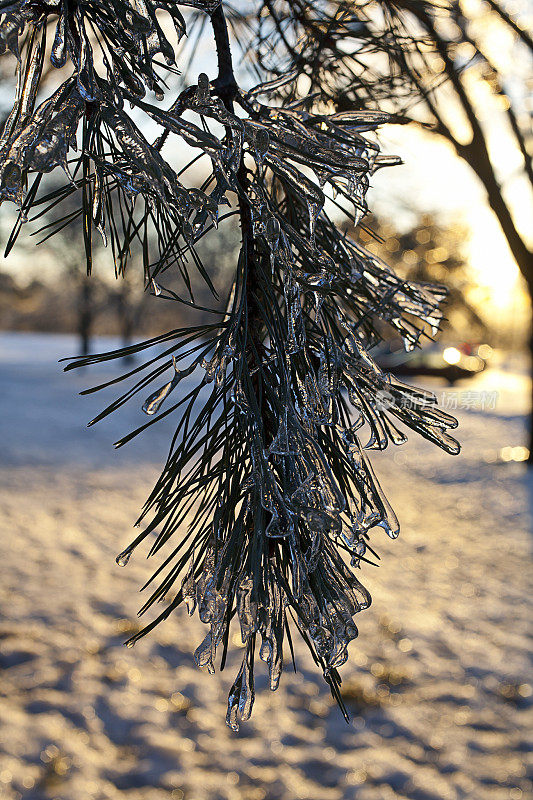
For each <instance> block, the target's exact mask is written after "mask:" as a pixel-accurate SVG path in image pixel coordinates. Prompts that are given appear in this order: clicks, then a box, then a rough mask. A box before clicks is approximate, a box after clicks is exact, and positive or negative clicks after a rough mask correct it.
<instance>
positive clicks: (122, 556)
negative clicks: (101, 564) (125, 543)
mask: <svg viewBox="0 0 533 800" xmlns="http://www.w3.org/2000/svg"><path fill="white" fill-rule="evenodd" d="M132 553H133V547H131V546H130V547H126V549H125V550H123V551H122V553H119V554H118V556H117V557H116V559H115V561H116V562H117V564H118V566H119V567H126V566H127V565H128V562H129V560H130V558H131V554H132Z"/></svg>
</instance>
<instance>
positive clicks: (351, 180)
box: [0, 0, 458, 728]
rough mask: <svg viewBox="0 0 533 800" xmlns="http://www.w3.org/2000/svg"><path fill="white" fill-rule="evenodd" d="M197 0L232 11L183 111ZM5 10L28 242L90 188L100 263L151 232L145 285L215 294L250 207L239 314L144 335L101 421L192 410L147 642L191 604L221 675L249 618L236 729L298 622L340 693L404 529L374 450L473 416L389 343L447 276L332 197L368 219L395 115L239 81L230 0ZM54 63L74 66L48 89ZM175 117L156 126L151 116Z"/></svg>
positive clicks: (151, 512) (233, 299) (410, 336)
mask: <svg viewBox="0 0 533 800" xmlns="http://www.w3.org/2000/svg"><path fill="white" fill-rule="evenodd" d="M181 5H188V6H191V7H192V10H191V9H189V11H188V13H189V14H192V15H193V18H194V15H198V14H206V15H208V16H211V22H212V32H213V36H214V42H215V47H216V52H217V58H218V69H219V73H218V75H216V76H210V77H208V76H207V75H206V74H204V73H202V74H200V75H199V76H198V79H197V80H196V81H195V82H194V83H193V84H192V85H189V86H186V87H184V88H182V90H181V91H180V93H179V95H178V97H177V99H176V100H175V101H174V102H172V103H171V104H169V103H166V104H165V102H164V101H165V96H166V93H167V87H168V86H169V85H172V84H173V80H174V81H175V80H176V78H175V76H176V75H177V73H178V70H177V65H176V53H177V52H178V50H177V48H178V47H179V45H178V43H179V40H180V39H181V38H182V37H183V36H184V34H185V29H186V23H185V18H184V17H183V16H182V14H181V12H180V11H179V9H178V6H181ZM159 10H163V11H166V12H168V14H169V15H170V17H171V19H172V21H173V23H174V30H173V33H172V35H171V34H170V33H168V31H167V30H166V29H165V30H164V29H163V26H162V23H160V21H159V18H158V14H157V12H158V11H159ZM0 14H1V20H0V37H1V38H0V51H4V52H6V51H8V52H9V51H10V53H11V54H12V56H11V57H13V56H14V58H15V59H16V60H17V74H18V86H17V90H16V96H15V100H14V103H13V108H12V111H11V114H10V115H9V118H8V120H7V122H6V124H5V126H4V130H3V133H2V137H1V140H0V176H1V177H0V199H2V200H10V201H13V202H14V203H16V204H17V205H18V206H19V208H20V212H19V218H18V221H17V224H16V225H15V228H14V231H13V233H12V236H11V237H10V240H9V242H8V250H9V249H11V247H12V246H13V244H14V242H15V240H16V238H17V236H18V234H19V231H20V229H21V227H22V225H23V223H24V222H25V221H26V220H28V219H31V218H37V217H39V216H41V215H44V216H45V217H46V212H47V211H49V210H50V209H55V208H56V206H58V207H60V206H61V202H62V201H63V200H65V199H66V198H67V197H70V196H71V195H73V194H76V195H79V212H77V213H75V214H72V213H70V214H69V215H67V217H66V219H65V218H60V220H59V221H58V222H57V223H56V228H57V230H60V229H61V227H62V226H63V225H64V224H66V223H68V222H72V223H73V224H81V225H82V226H83V231H84V240H85V248H86V259H87V266H88V269H90V267H91V259H92V255H91V254H92V246H91V243H92V236H93V231H94V230H97V231H98V233H99V235H100V236H101V237H102V238H103V239H104V241H106V242H109V246H110V249H111V252H112V255H113V258H114V261H115V267H116V270H117V273H119V274H120V273H123V272H124V270H125V269H126V267H127V264H128V260H129V259H130V256H131V254H132V253H133V252H135V247H136V246H138V247H139V251H140V253H142V260H143V264H144V272H145V279H146V286H147V289H148V290H151V291H152V292H154V293H155V294H157V295H159V296H161V297H163V298H167V299H169V298H170V299H174V300H175V301H176V302H182V303H186V304H187V305H189V306H192V307H197V306H196V303H195V300H194V297H193V294H192V292H191V291H190V280H189V272H188V270H189V269H190V267H191V264H192V266H193V268H195V269H198V270H199V272H200V274H201V277H202V278H203V280H204V281H205V282H206V283H207V284H208V286H209V287H210V288H211V289H212V291H213V294H216V293H215V289H214V286H213V284H212V276H211V274H210V273H211V272H212V265H211V264H206V265H204V264H203V263H202V261H201V259H200V258H199V256H198V254H197V252H196V243H197V242H198V241H199V240H200V239H201V238H202V237H203V236H204V235H205V234H206V232H207V231H210V230H212V228H213V226H215V227H216V226H217V225H218V223H219V222H222V221H223V218H224V217H225V216H226V215H227V213H230V214H231V213H233V212H236V213H237V214H238V217H239V220H240V226H241V235H242V240H241V247H240V252H239V255H238V259H237V261H236V264H235V272H234V278H233V286H232V289H231V292H230V294H229V296H228V298H227V303H226V305H225V307H224V308H223V309H222V311H221V310H220V308H219V307H215V308H213V309H211V321H210V322H209V323H205V324H199V325H197V326H195V327H188V328H182V329H176V330H173V331H171V332H169V333H168V334H165V335H163V336H158V337H156V338H154V339H152V340H150V341H147V342H143V343H141V344H138V345H136V346H135V347H132V348H130V349H129V351H136V352H139V353H140V352H145V351H146V353H147V354H149V356H150V357H149V358H148V359H147V360H146V362H145V363H144V364H143V365H142V366H140V367H137V368H135V369H133V370H131V371H130V372H129V373H128V374H127V375H125V376H123V378H128V379H132V381H133V383H132V381H130V383H129V384H128V388H127V390H125V391H124V393H123V394H122V395H121V396H120V397H119V398H117V400H115V401H114V402H113V403H112V404H111V405H110V406H109V407H108V408H107V409H105V410H104V411H103V412H102V414H100V415H99V417H97V420H98V419H101V418H102V417H103V416H105V415H106V414H108V413H110V412H111V411H113V410H115V409H117V408H119V407H120V406H121V405H122V404H123V403H125V402H126V401H128V400H130V399H131V398H133V397H137V396H138V395H140V398H139V399H138V402H140V403H141V404H142V407H143V410H144V411H145V412H146V414H147V415H149V416H150V420H149V421H148V425H150V424H153V423H154V422H156V421H157V420H158V419H161V417H162V416H165V415H168V414H171V415H172V416H173V418H174V419H175V420H176V435H175V437H174V439H173V442H172V449H171V453H170V456H169V458H168V461H167V463H166V465H165V467H164V470H163V473H162V475H161V477H160V479H159V480H158V482H157V484H156V486H155V487H154V490H153V491H152V493H151V495H150V497H149V498H148V500H147V502H146V504H145V507H144V509H143V511H142V514H141V517H140V520H139V522H142V523H143V525H144V527H143V529H142V531H141V532H140V533H139V535H138V536H137V538H136V539H135V540H134V541H133V542H132V543H131V545H130V546H129V547H128V548H127V549H126V550H125V551H124V552H123V553H121V554H120V556H119V557H118V559H117V560H118V563H119V564H121V565H123V564H126V563H127V561H128V560H129V557H130V555H131V553H132V552H133V551H134V550H135V549H136V548H137V547H138V546H139V545H141V544H144V545H146V544H148V546H149V553H150V554H151V555H155V554H156V553H159V552H160V551H161V553H160V557H161V558H162V563H161V564H160V566H159V567H158V569H157V571H156V572H155V574H154V576H153V578H152V579H151V581H150V582H149V585H150V587H151V594H150V595H149V597H148V599H147V600H146V602H145V604H144V606H143V608H142V609H141V611H142V613H144V612H145V611H147V610H148V609H149V608H151V606H152V605H153V604H154V603H156V602H157V601H160V600H163V599H166V600H167V605H166V606H165V610H164V611H163V612H162V613H160V614H159V616H157V617H156V618H155V619H153V620H152V621H151V622H150V623H149V624H148V625H147V626H146V627H145V628H144V629H143V630H142V631H141V632H140V633H139V634H137V635H136V636H135V637H133V639H132V642H134V641H135V640H137V639H138V638H139V637H141V636H143V635H145V633H147V632H148V631H149V630H151V629H152V628H154V627H155V626H156V625H157V624H158V623H159V622H160V621H162V620H163V619H165V618H166V617H168V616H169V614H171V613H172V612H173V611H174V610H175V609H176V608H177V607H178V606H179V605H180V604H181V603H182V602H185V603H186V605H187V608H188V611H189V613H190V614H192V613H193V612H194V610H195V609H197V611H198V614H199V616H200V619H201V620H202V622H204V623H205V624H206V625H208V626H209V630H208V633H207V636H206V638H205V639H204V641H203V642H202V643H201V644H200V646H199V647H198V649H197V650H196V653H195V658H196V661H197V663H198V664H199V665H200V666H202V667H207V668H208V670H209V671H213V670H214V668H215V662H216V658H217V657H218V655H220V654H221V663H222V666H223V665H224V663H225V659H226V651H227V648H228V642H229V631H230V626H231V625H234V626H240V632H241V636H242V642H243V644H244V658H243V660H242V665H241V668H240V670H239V672H238V675H237V677H236V680H235V682H234V684H233V686H232V688H231V691H230V697H229V706H228V722H229V724H230V725H231V727H233V728H237V726H238V722H239V720H244V719H247V718H248V717H249V715H250V713H251V710H252V705H253V700H254V678H253V674H254V664H255V656H256V652H258V653H259V656H260V658H261V659H262V660H263V661H265V662H266V664H267V667H268V672H269V675H270V687H271V689H276V687H277V685H278V682H279V680H280V675H281V672H282V665H283V655H284V647H286V646H287V645H286V640H287V637H289V636H290V631H291V630H293V631H294V629H297V630H298V631H299V632H300V633H301V635H302V636H303V637H304V639H305V642H306V644H307V645H308V647H309V648H310V650H311V652H312V654H313V656H314V658H315V661H316V663H317V664H318V665H319V666H320V668H321V669H322V671H323V674H324V677H325V679H326V681H327V682H328V683H329V685H330V687H331V691H332V692H333V694H334V696H335V697H336V698H337V699H338V700H339V702H340V703H341V704H342V701H341V699H340V695H339V691H338V685H339V673H338V668H339V667H340V666H341V665H342V664H343V663H344V662H345V661H346V659H347V656H348V649H347V648H348V644H349V642H350V641H351V640H352V639H354V638H355V636H356V635H357V628H356V626H355V623H354V616H355V614H356V613H357V612H358V611H360V610H361V609H364V608H367V607H368V605H369V604H370V595H369V593H368V591H367V590H366V589H365V588H364V587H363V585H362V584H361V583H360V581H359V579H358V577H356V575H359V568H360V567H361V566H362V564H363V563H364V562H365V561H367V560H372V556H373V555H375V553H374V550H373V549H372V547H371V546H370V543H369V539H370V532H371V531H372V530H373V529H375V528H382V529H383V530H384V531H385V532H386V533H387V534H388V535H389V536H392V537H395V536H397V535H398V522H397V520H396V517H395V515H394V513H393V511H392V509H391V507H390V505H389V503H388V502H387V500H386V498H385V497H384V495H383V492H382V491H381V489H380V486H379V483H378V481H377V479H376V477H375V475H374V473H373V471H372V468H371V466H370V462H369V459H368V455H367V454H368V451H371V450H373V449H374V450H375V449H378V450H383V449H384V448H385V447H386V446H387V444H388V442H389V441H392V442H393V444H396V445H398V444H402V443H403V442H405V440H406V436H405V433H404V432H403V430H404V429H405V428H411V429H412V430H415V431H417V432H418V433H420V434H421V435H422V436H424V437H426V438H427V439H429V440H430V441H433V442H435V443H436V444H437V445H439V446H440V447H443V448H444V449H445V450H447V451H448V452H450V453H457V451H458V445H457V443H456V441H455V440H454V439H453V438H451V437H450V436H449V435H448V433H447V432H446V429H447V428H450V427H454V426H455V424H456V422H455V420H454V419H453V418H452V417H450V416H448V415H447V414H445V413H443V412H442V411H440V410H438V409H437V408H436V405H435V398H434V396H433V395H432V394H430V393H428V392H426V391H423V390H419V389H416V388H413V387H412V386H407V385H404V384H402V383H400V382H399V381H398V380H396V379H395V378H394V377H393V376H392V375H390V374H387V373H384V372H383V371H382V370H381V369H380V368H379V366H378V365H377V364H376V363H375V361H374V360H373V359H372V356H371V354H370V351H371V349H372V347H374V346H375V345H376V344H378V343H379V342H380V341H381V340H382V338H383V337H385V336H387V335H390V332H391V330H392V331H393V332H395V333H396V334H397V335H399V336H401V337H402V339H403V341H404V343H405V347H406V348H407V349H411V348H413V347H415V346H416V345H417V343H418V340H419V338H420V336H421V334H422V333H432V334H434V333H436V332H437V330H438V327H439V323H440V320H441V311H440V309H439V305H440V303H441V301H442V300H443V298H444V291H443V289H442V288H440V287H432V286H427V285H423V286H422V285H417V284H414V283H407V282H405V281H402V280H400V279H399V278H398V277H397V276H396V275H395V274H393V273H392V272H391V270H389V269H388V268H387V267H386V266H385V265H384V264H383V263H381V262H380V261H379V260H378V259H376V258H375V257H374V256H372V255H371V254H370V253H368V252H367V251H365V250H364V249H363V248H362V247H361V246H360V245H359V244H358V243H357V242H356V241H354V240H352V239H350V238H348V237H347V236H346V235H345V234H343V233H342V232H341V231H340V229H339V227H338V225H337V222H336V220H335V219H334V218H332V217H331V216H330V213H329V210H328V209H331V210H332V211H333V210H335V209H341V210H342V209H344V210H345V212H346V213H347V214H348V215H349V216H351V218H352V220H353V221H355V222H357V221H358V220H359V219H360V218H361V216H362V215H363V214H364V213H365V211H366V205H365V193H366V190H367V188H368V184H369V178H370V176H371V175H372V174H373V173H374V172H375V171H376V170H377V169H379V168H380V167H382V166H387V165H390V164H393V163H396V159H394V158H391V157H389V156H383V155H380V153H379V150H378V147H377V146H376V144H375V142H374V140H373V139H372V136H371V132H372V131H374V130H375V129H376V128H377V127H378V126H379V125H381V124H382V123H386V122H387V120H388V116H387V115H386V114H384V113H380V112H376V111H365V110H352V111H343V112H340V113H326V112H325V107H323V106H321V104H320V98H319V97H317V98H314V101H313V99H311V101H308V102H305V101H304V99H300V100H297V101H291V102H290V103H288V102H285V103H283V102H281V100H280V98H283V96H284V95H283V91H282V90H283V88H284V87H286V86H287V85H288V84H290V83H291V82H293V83H294V82H296V81H297V80H298V77H299V76H298V71H297V69H295V70H294V71H292V72H291V71H289V72H286V73H285V74H284V76H283V77H281V78H280V77H277V78H275V79H274V80H270V81H269V80H267V79H265V80H264V81H263V82H261V83H259V84H258V85H256V86H254V87H253V88H250V87H249V88H247V89H246V90H245V89H243V88H240V87H239V86H238V85H237V83H236V80H235V75H234V70H233V64H232V58H231V50H230V40H229V37H228V29H227V26H226V20H225V17H224V12H223V8H222V5H221V4H219V3H217V2H212V3H209V2H201V1H200V0H197V1H195V0H190V2H188V3H178V4H176V3H174V2H169V0H157V2H155V1H154V2H152V1H151V0H131V2H126V0H110V2H107V3H100V2H96V0H94V2H93V0H83V2H82V1H81V0H80V1H79V2H75V1H72V0H68V2H66V1H65V0H62V2H55V3H44V2H32V0H18V1H17V2H6V0H1V1H0ZM50 41H51V42H52V43H51V46H50V45H49V42H50ZM241 44H242V43H241ZM250 44H251V45H253V43H250ZM7 57H10V56H9V55H8V56H7ZM178 60H179V59H178ZM50 64H51V65H52V67H53V68H57V69H58V70H59V69H61V70H62V71H61V72H58V75H59V76H61V79H62V82H61V83H60V85H59V86H58V88H56V89H54V91H53V92H52V93H51V94H49V96H46V88H47V86H46V85H42V82H41V79H42V76H43V73H44V71H45V70H48V68H49V65H50ZM266 78H268V76H266ZM52 83H53V82H52ZM291 94H294V92H291ZM38 95H39V102H38ZM153 96H155V101H154V102H152V101H151V100H150V99H149V98H152V97H153ZM154 123H155V125H154ZM155 127H157V128H158V135H157V136H156V137H152V138H151V139H149V138H148V137H147V136H146V135H145V133H143V130H148V129H149V130H152V129H153V128H155ZM180 143H181V144H182V147H183V145H184V144H186V145H188V146H189V147H192V148H194V150H195V151H196V153H197V154H198V157H201V159H202V161H203V162H205V163H206V164H208V165H209V177H208V178H207V180H205V182H204V183H203V185H202V187H201V188H197V187H196V186H187V185H186V184H185V182H184V180H185V175H186V174H188V173H187V171H184V170H181V171H180V172H179V173H178V172H177V171H176V170H175V168H174V167H173V166H172V163H171V161H172V159H171V158H170V155H171V154H172V153H176V152H179V148H180ZM56 167H60V168H61V169H62V170H63V171H64V173H65V174H66V179H65V181H64V183H63V185H62V186H61V187H60V188H53V189H50V188H48V189H46V180H44V181H42V178H43V175H44V174H45V173H49V172H51V171H52V170H54V169H55V168H56ZM41 183H42V186H41ZM326 196H327V197H328V198H329V204H328V206H327V208H326V207H325V204H326ZM350 209H353V210H352V211H350ZM47 232H48V231H47ZM139 257H141V256H139ZM167 270H171V271H172V272H174V273H176V274H178V275H181V278H182V281H183V292H182V293H181V294H178V293H177V292H176V291H173V290H171V289H169V288H166V287H165V273H166V272H167ZM203 310H204V311H205V309H203ZM123 354H124V350H117V351H114V352H111V353H106V354H102V355H98V356H91V357H89V358H86V359H83V360H78V361H76V362H74V363H71V364H70V365H69V366H68V367H67V369H70V368H72V367H76V366H80V365H82V364H90V363H95V362H98V361H102V360H108V359H113V358H119V357H121V356H122V355H123ZM144 427H147V426H143V428H144ZM141 430H142V429H141ZM138 432H139V431H134V432H132V434H130V435H129V436H127V437H125V439H124V440H122V441H121V442H119V443H118V444H123V443H124V442H125V441H127V440H128V439H130V438H131V437H132V436H134V435H135V434H136V433H138ZM164 545H168V547H167V548H166V551H165V553H166V555H165V556H163V555H162V553H163V551H162V548H163V546H164ZM168 552H170V555H168ZM291 651H292V645H291Z"/></svg>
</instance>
